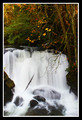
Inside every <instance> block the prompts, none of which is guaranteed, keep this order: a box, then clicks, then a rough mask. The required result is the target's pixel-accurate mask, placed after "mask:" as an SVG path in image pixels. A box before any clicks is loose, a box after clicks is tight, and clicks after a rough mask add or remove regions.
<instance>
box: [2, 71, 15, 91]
mask: <svg viewBox="0 0 82 120" xmlns="http://www.w3.org/2000/svg"><path fill="white" fill-rule="evenodd" d="M4 82H5V84H6V85H7V86H8V87H9V88H11V89H12V88H13V87H14V86H15V84H14V82H13V81H12V80H11V79H10V78H9V77H8V75H7V73H6V72H4Z"/></svg>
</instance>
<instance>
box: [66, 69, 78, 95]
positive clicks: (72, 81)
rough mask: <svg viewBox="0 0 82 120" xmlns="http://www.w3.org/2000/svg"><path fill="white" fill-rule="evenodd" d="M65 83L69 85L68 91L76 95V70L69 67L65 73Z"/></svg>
mask: <svg viewBox="0 0 82 120" xmlns="http://www.w3.org/2000/svg"><path fill="white" fill-rule="evenodd" d="M66 78H67V84H68V85H69V86H70V91H72V92H73V93H74V94H75V95H76V96H77V95H78V94H77V93H78V92H77V90H78V81H77V80H78V78H77V72H76V71H73V70H72V69H70V71H69V73H68V74H67V75H66Z"/></svg>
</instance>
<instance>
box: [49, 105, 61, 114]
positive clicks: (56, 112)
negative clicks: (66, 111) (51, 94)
mask: <svg viewBox="0 0 82 120" xmlns="http://www.w3.org/2000/svg"><path fill="white" fill-rule="evenodd" d="M49 111H50V112H49V113H48V115H55V116H56V115H58V116H60V115H63V113H62V111H60V110H59V109H56V108H55V107H53V106H49Z"/></svg>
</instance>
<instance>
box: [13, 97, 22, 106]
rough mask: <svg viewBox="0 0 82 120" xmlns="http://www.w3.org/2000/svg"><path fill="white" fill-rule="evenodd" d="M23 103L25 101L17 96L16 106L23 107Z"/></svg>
mask: <svg viewBox="0 0 82 120" xmlns="http://www.w3.org/2000/svg"><path fill="white" fill-rule="evenodd" d="M23 101H24V100H23V98H22V97H19V96H17V97H16V99H15V101H14V104H15V105H16V106H19V105H21V106H22V105H23V104H22V102H23Z"/></svg>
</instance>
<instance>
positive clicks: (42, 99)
mask: <svg viewBox="0 0 82 120" xmlns="http://www.w3.org/2000/svg"><path fill="white" fill-rule="evenodd" d="M34 98H35V99H36V100H38V101H42V102H45V100H46V99H45V98H44V97H42V96H39V95H38V96H34Z"/></svg>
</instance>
